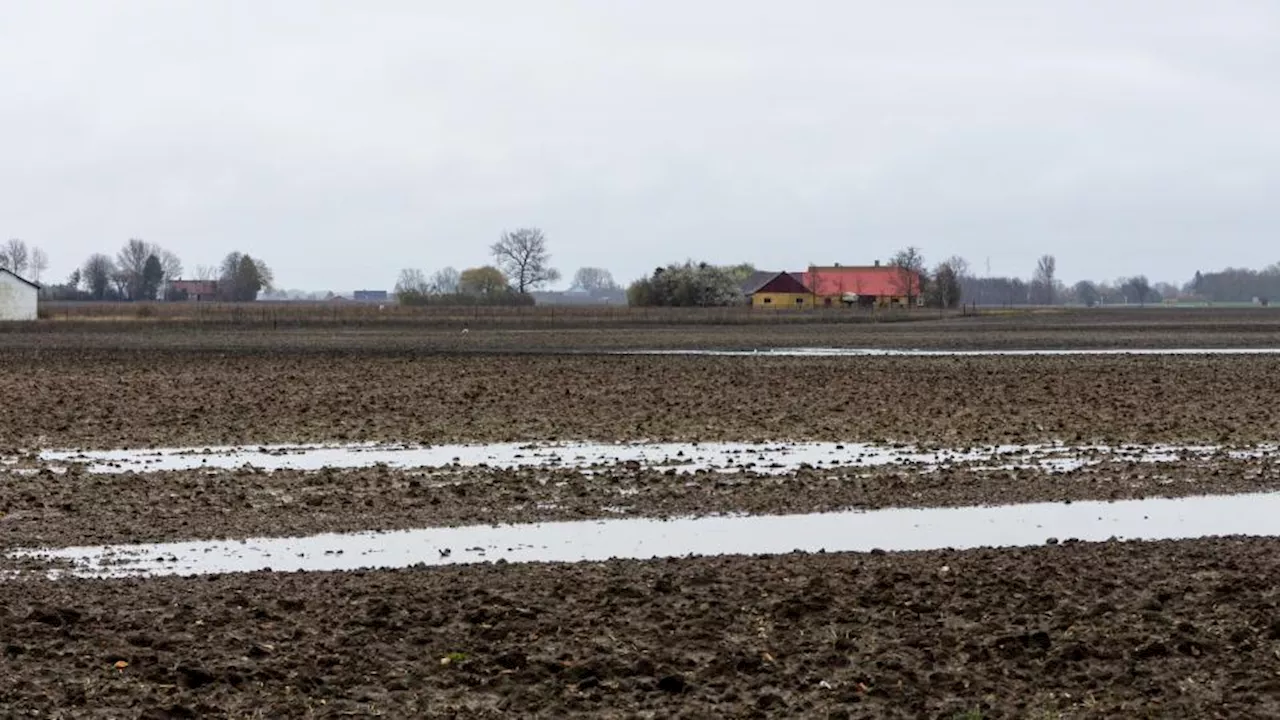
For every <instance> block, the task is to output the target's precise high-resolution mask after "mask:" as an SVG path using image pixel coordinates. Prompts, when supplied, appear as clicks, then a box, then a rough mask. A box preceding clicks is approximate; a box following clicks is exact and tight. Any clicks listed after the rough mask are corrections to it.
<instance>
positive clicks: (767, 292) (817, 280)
mask: <svg viewBox="0 0 1280 720" xmlns="http://www.w3.org/2000/svg"><path fill="white" fill-rule="evenodd" d="M922 287H923V285H922V278H921V277H920V274H919V273H916V272H912V271H910V270H904V269H903V268H900V267H895V266H890V265H880V264H879V263H876V264H875V265H873V266H863V267H846V266H843V265H832V266H830V267H816V266H815V267H810V268H809V269H808V270H807V271H805V272H794V273H788V272H764V273H755V274H754V275H752V276H751V277H750V278H748V279H747V281H746V282H745V283H744V284H743V286H742V292H743V294H744V295H748V296H750V298H751V306H752V307H756V308H772V309H782V308H787V309H795V310H804V309H807V308H814V307H827V308H831V307H907V306H908V305H909V304H912V303H914V304H915V305H917V306H919V305H923V304H924V293H923V292H922Z"/></svg>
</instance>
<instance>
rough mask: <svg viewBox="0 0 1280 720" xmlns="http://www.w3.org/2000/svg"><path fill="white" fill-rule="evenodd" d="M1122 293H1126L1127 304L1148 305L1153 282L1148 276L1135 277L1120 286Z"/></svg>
mask: <svg viewBox="0 0 1280 720" xmlns="http://www.w3.org/2000/svg"><path fill="white" fill-rule="evenodd" d="M1120 292H1122V293H1124V299H1125V301H1126V302H1131V303H1138V304H1139V305H1146V304H1147V298H1148V297H1150V295H1151V281H1150V280H1148V279H1147V276H1146V275H1134V276H1133V277H1131V278H1129V279H1128V280H1125V281H1124V282H1123V283H1122V284H1121V285H1120Z"/></svg>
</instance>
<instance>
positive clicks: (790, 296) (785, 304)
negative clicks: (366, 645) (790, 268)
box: [751, 272, 813, 310]
mask: <svg viewBox="0 0 1280 720" xmlns="http://www.w3.org/2000/svg"><path fill="white" fill-rule="evenodd" d="M751 306H752V307H757V308H776V309H784V308H785V309H797V310H804V309H806V308H811V307H813V293H811V292H810V291H809V288H807V287H805V284H804V283H803V282H802V281H801V280H800V279H799V278H798V277H796V276H795V275H793V274H792V273H787V272H780V273H775V274H774V276H773V277H772V278H769V279H768V280H766V281H764V282H763V283H761V284H760V285H759V286H758V287H756V288H755V290H753V291H752V292H751Z"/></svg>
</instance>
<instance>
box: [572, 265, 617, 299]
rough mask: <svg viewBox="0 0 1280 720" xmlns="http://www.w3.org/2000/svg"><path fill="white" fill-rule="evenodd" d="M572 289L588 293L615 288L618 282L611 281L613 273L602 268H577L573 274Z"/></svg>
mask: <svg viewBox="0 0 1280 720" xmlns="http://www.w3.org/2000/svg"><path fill="white" fill-rule="evenodd" d="M573 289H574V290H583V291H585V292H589V293H598V292H604V291H609V290H617V289H618V284H617V283H616V282H614V281H613V274H612V273H610V272H609V271H608V270H605V269H604V268H596V267H584V268H578V272H576V273H574V275H573Z"/></svg>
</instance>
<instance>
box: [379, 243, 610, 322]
mask: <svg viewBox="0 0 1280 720" xmlns="http://www.w3.org/2000/svg"><path fill="white" fill-rule="evenodd" d="M489 254H490V256H491V257H492V258H493V262H491V263H490V264H487V265H480V266H477V267H472V268H467V269H465V270H462V271H459V270H456V269H455V268H452V267H446V268H443V269H441V270H437V271H436V272H434V273H433V274H431V275H430V276H427V274H426V273H424V272H423V271H422V270H419V269H415V268H406V269H404V270H401V271H400V277H399V279H398V280H397V281H396V286H395V295H396V299H397V300H399V302H400V303H401V304H403V305H532V304H533V303H534V298H533V295H532V292H533V291H535V290H538V289H540V288H543V287H546V286H547V285H548V284H550V283H553V282H556V281H558V280H559V279H560V277H561V275H560V271H559V270H557V269H556V268H554V267H552V265H551V250H550V247H549V245H548V241H547V236H546V234H545V233H543V232H542V230H540V229H539V228H536V227H525V228H518V229H516V230H513V231H508V232H503V233H502V235H501V236H500V237H499V238H498V240H497V242H495V243H493V244H492V245H490V246H489ZM571 289H573V290H577V291H581V292H586V293H590V294H592V295H598V294H601V293H606V292H611V291H615V290H618V285H617V283H616V282H614V280H613V275H611V274H610V273H609V271H608V270H605V269H603V268H596V267H584V268H580V269H579V270H578V271H577V273H575V274H574V277H573V283H572V285H571Z"/></svg>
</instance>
